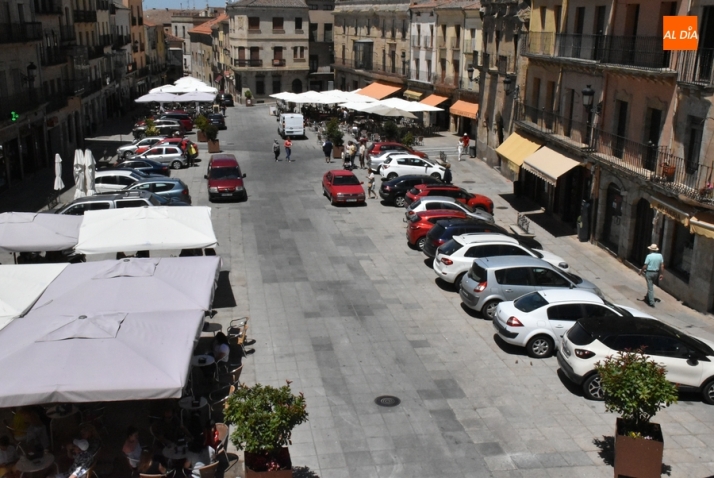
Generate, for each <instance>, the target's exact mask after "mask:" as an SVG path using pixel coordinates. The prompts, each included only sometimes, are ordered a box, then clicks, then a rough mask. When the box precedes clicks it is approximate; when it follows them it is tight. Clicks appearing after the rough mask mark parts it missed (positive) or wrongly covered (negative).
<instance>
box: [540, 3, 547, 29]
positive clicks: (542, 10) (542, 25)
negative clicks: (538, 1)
mask: <svg viewBox="0 0 714 478" xmlns="http://www.w3.org/2000/svg"><path fill="white" fill-rule="evenodd" d="M546 11H547V10H546V7H540V31H542V32H544V31H545V13H546Z"/></svg>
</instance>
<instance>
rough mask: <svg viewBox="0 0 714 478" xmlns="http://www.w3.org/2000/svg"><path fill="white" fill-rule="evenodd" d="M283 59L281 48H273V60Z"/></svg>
mask: <svg viewBox="0 0 714 478" xmlns="http://www.w3.org/2000/svg"><path fill="white" fill-rule="evenodd" d="M282 59H283V47H281V46H276V47H273V60H278V61H279V60H282Z"/></svg>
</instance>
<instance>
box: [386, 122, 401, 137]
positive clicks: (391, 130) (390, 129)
mask: <svg viewBox="0 0 714 478" xmlns="http://www.w3.org/2000/svg"><path fill="white" fill-rule="evenodd" d="M384 136H385V138H386V139H387V140H388V141H395V140H396V139H397V138H399V128H398V127H397V124H396V123H395V122H394V121H387V122H386V123H384Z"/></svg>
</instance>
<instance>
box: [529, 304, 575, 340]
mask: <svg viewBox="0 0 714 478" xmlns="http://www.w3.org/2000/svg"><path fill="white" fill-rule="evenodd" d="M547 316H548V323H547V324H542V325H541V323H540V321H538V325H539V326H541V327H542V326H546V327H548V328H550V329H551V330H552V331H553V334H554V335H555V336H556V337H557V339H558V343H559V341H560V340H561V339H562V338H563V335H564V334H565V333H566V332H567V331H568V330H570V327H572V326H573V325H575V322H577V321H578V320H580V319H582V318H583V317H585V316H586V315H585V310H584V309H583V305H582V304H557V305H552V306H550V307H548V312H547ZM556 345H557V344H556Z"/></svg>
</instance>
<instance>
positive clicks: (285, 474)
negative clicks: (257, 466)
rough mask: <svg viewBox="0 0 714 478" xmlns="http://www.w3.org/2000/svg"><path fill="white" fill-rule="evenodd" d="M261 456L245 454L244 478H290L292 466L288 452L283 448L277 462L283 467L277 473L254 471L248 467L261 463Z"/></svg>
mask: <svg viewBox="0 0 714 478" xmlns="http://www.w3.org/2000/svg"><path fill="white" fill-rule="evenodd" d="M262 458H263V457H262V455H254V454H253V453H249V452H245V478H292V476H293V464H292V462H291V461H290V451H289V450H288V449H287V448H283V449H282V450H281V451H280V453H279V456H278V458H279V461H280V463H281V464H282V465H283V467H285V468H286V469H284V470H278V471H254V470H252V469H251V468H250V466H251V465H252V464H254V463H256V461H257V462H261V461H263V460H262Z"/></svg>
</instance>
